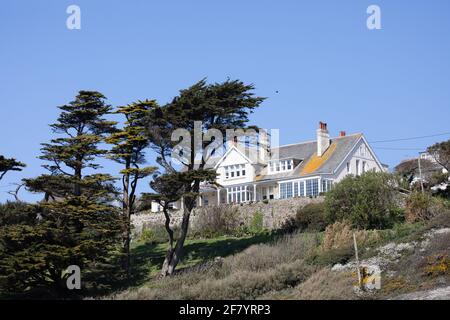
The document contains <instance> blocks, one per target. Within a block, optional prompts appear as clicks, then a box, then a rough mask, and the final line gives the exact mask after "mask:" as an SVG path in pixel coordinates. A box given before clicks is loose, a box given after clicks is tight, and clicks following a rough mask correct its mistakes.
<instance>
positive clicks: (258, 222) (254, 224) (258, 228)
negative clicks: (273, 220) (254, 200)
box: [249, 211, 264, 234]
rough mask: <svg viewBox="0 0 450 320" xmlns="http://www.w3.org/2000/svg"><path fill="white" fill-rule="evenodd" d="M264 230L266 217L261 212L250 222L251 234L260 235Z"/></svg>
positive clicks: (256, 213)
mask: <svg viewBox="0 0 450 320" xmlns="http://www.w3.org/2000/svg"><path fill="white" fill-rule="evenodd" d="M263 230H264V215H263V214H262V213H261V212H259V211H258V212H255V214H254V215H253V217H252V219H251V220H250V225H249V232H250V233H251V234H258V233H260V232H262V231H263Z"/></svg>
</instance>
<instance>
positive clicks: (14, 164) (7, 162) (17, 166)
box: [0, 155, 25, 180]
mask: <svg viewBox="0 0 450 320" xmlns="http://www.w3.org/2000/svg"><path fill="white" fill-rule="evenodd" d="M24 167H25V164H24V163H22V162H19V161H17V160H16V159H14V158H10V159H8V158H5V157H4V156H2V155H0V180H2V178H3V177H4V176H5V174H6V173H7V172H8V171H22V168H24Z"/></svg>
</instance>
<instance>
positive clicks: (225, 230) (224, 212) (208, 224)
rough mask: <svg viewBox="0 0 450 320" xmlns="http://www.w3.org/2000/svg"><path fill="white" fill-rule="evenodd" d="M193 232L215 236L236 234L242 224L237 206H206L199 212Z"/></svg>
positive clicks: (199, 235) (202, 235) (206, 236)
mask: <svg viewBox="0 0 450 320" xmlns="http://www.w3.org/2000/svg"><path fill="white" fill-rule="evenodd" d="M195 221H196V222H195V225H194V226H193V234H194V236H197V237H204V238H214V237H217V236H221V235H234V234H236V232H237V230H238V228H239V226H240V222H241V220H240V216H239V211H238V209H237V208H234V207H231V206H214V207H206V208H204V209H201V210H199V211H198V212H197V216H196V219H195Z"/></svg>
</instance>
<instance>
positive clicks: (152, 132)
mask: <svg viewBox="0 0 450 320" xmlns="http://www.w3.org/2000/svg"><path fill="white" fill-rule="evenodd" d="M253 90H254V86H253V85H246V84H244V83H243V82H241V81H238V80H234V81H231V80H227V81H225V82H223V83H215V84H207V83H206V81H205V80H201V81H199V82H198V83H196V84H194V85H193V86H191V87H189V88H188V89H185V90H182V91H180V94H179V95H178V96H177V97H175V98H174V99H173V100H172V101H171V102H170V103H168V104H167V105H164V106H162V107H156V108H154V109H152V110H151V112H150V114H149V116H148V117H147V118H146V127H147V129H148V131H147V136H148V138H149V141H150V143H151V147H152V148H153V149H154V150H155V151H156V152H157V154H158V159H157V161H158V163H159V164H160V165H161V166H162V167H164V168H165V170H166V173H168V174H173V173H175V172H176V171H177V170H176V169H177V168H176V166H175V165H174V163H173V162H172V161H171V155H172V153H173V152H175V153H176V154H177V155H178V160H179V161H180V162H181V163H182V165H181V166H182V168H181V170H180V171H181V172H182V173H183V179H182V181H183V188H181V189H182V192H183V218H182V222H181V230H180V237H179V238H178V239H177V241H176V244H175V246H174V247H171V248H169V250H168V252H167V255H166V259H165V261H164V267H163V269H162V271H161V273H162V275H163V276H166V275H171V274H173V272H174V271H175V268H176V266H177V264H178V262H179V259H180V255H181V253H182V251H183V247H184V242H185V239H186V236H187V232H188V229H189V220H190V215H191V211H192V209H193V208H194V206H195V202H196V200H197V197H198V195H199V191H200V184H201V183H202V182H204V181H210V180H212V179H211V174H214V175H215V173H212V170H208V169H207V167H206V163H207V157H204V153H203V150H205V149H206V148H207V147H208V146H210V144H213V143H214V144H216V143H218V142H219V143H224V142H225V140H224V139H223V138H222V139H223V141H215V140H213V139H210V140H209V141H205V142H203V141H200V142H198V141H197V140H196V139H194V135H195V134H194V131H195V130H196V129H197V130H198V129H200V131H201V133H204V132H206V131H207V130H209V129H217V130H219V131H220V132H221V133H222V134H223V135H225V130H227V129H235V130H236V129H247V128H248V125H247V123H248V121H249V118H248V116H249V114H250V113H251V112H253V110H254V109H255V108H257V107H258V106H259V105H260V104H261V103H262V101H263V100H264V98H261V97H255V96H254V94H253V93H252V91H253ZM196 122H197V123H198V122H201V126H200V128H198V127H196ZM176 129H182V130H184V131H185V132H187V133H188V135H189V136H190V139H187V141H184V142H185V143H186V144H187V146H188V147H187V148H182V149H181V150H179V149H178V143H179V142H180V141H178V140H177V141H172V133H173V132H174V130H176ZM199 147H200V152H199ZM199 155H200V156H201V157H200V158H199ZM180 179H181V178H180ZM177 189H178V186H177Z"/></svg>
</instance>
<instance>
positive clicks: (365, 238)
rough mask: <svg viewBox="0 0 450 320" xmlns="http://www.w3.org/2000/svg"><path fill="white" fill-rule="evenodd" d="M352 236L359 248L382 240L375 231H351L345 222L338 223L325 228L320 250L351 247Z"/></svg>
mask: <svg viewBox="0 0 450 320" xmlns="http://www.w3.org/2000/svg"><path fill="white" fill-rule="evenodd" d="M353 234H355V237H356V242H357V243H358V245H359V246H363V245H369V244H372V243H375V242H377V241H380V240H381V238H382V237H381V233H380V232H379V231H377V230H353V229H352V227H351V225H350V224H349V223H348V222H347V221H338V222H335V223H334V224H332V225H329V226H328V227H327V228H326V230H325V233H324V237H323V242H322V249H323V250H325V251H326V250H332V249H342V248H347V247H353Z"/></svg>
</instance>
